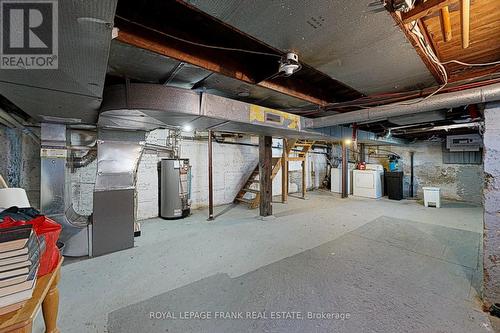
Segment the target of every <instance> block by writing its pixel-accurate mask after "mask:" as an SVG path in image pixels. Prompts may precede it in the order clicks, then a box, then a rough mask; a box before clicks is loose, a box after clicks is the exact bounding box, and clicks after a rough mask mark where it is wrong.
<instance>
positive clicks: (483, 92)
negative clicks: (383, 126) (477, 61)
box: [306, 83, 500, 128]
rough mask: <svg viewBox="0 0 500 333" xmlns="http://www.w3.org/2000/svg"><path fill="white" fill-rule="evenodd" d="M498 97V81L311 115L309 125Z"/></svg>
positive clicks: (380, 117)
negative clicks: (427, 95)
mask: <svg viewBox="0 0 500 333" xmlns="http://www.w3.org/2000/svg"><path fill="white" fill-rule="evenodd" d="M497 100H500V83H496V84H492V85H488V86H484V87H479V88H474V89H468V90H462V91H457V92H451V93H445V94H439V95H435V96H432V97H429V98H428V99H426V100H420V99H413V100H409V101H406V102H404V103H399V104H388V105H383V106H377V107H373V108H369V109H363V110H358V111H353V112H347V113H340V114H335V115H332V116H326V117H319V118H315V119H310V120H308V121H307V123H306V127H308V128H321V127H329V126H334V125H341V124H351V123H356V122H358V123H359V122H375V121H379V120H383V119H385V118H387V117H395V116H402V115H408V114H412V113H421V112H429V111H434V110H439V109H446V108H454V107H459V106H463V105H468V104H477V103H485V102H492V101H497Z"/></svg>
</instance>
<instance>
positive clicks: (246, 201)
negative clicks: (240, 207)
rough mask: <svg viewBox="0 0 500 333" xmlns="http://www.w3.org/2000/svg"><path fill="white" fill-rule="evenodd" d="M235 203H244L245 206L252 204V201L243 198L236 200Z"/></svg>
mask: <svg viewBox="0 0 500 333" xmlns="http://www.w3.org/2000/svg"><path fill="white" fill-rule="evenodd" d="M236 200H237V201H240V202H244V203H246V204H249V205H251V204H253V200H252V199H245V198H236Z"/></svg>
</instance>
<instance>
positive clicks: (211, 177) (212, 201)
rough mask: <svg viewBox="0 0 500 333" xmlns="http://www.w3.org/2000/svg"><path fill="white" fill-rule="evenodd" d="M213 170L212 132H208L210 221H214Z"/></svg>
mask: <svg viewBox="0 0 500 333" xmlns="http://www.w3.org/2000/svg"><path fill="white" fill-rule="evenodd" d="M213 185H214V184H213V170H212V131H210V130H209V131H208V220H209V221H212V220H213V219H214V186H213Z"/></svg>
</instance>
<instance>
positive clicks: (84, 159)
mask: <svg viewBox="0 0 500 333" xmlns="http://www.w3.org/2000/svg"><path fill="white" fill-rule="evenodd" d="M93 148H95V147H93ZM96 158H97V149H90V150H89V151H88V152H87V153H86V154H85V155H83V156H81V157H76V156H72V158H71V160H70V161H69V162H68V163H67V166H68V167H70V168H71V171H72V172H73V171H74V169H79V168H83V167H86V166H87V165H89V164H90V163H92V162H94V161H95V159H96Z"/></svg>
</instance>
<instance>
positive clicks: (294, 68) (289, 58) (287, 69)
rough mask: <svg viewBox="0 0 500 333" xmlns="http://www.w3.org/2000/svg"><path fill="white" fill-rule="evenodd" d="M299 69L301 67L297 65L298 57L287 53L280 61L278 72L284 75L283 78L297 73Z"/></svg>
mask: <svg viewBox="0 0 500 333" xmlns="http://www.w3.org/2000/svg"><path fill="white" fill-rule="evenodd" d="M301 68H302V65H301V64H300V63H299V56H298V55H297V54H296V53H293V52H289V53H287V54H286V55H284V56H283V57H282V58H281V60H280V67H279V72H280V73H284V74H285V76H290V75H292V74H293V73H296V72H298V71H299V70H300V69H301Z"/></svg>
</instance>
